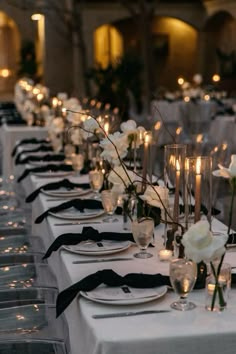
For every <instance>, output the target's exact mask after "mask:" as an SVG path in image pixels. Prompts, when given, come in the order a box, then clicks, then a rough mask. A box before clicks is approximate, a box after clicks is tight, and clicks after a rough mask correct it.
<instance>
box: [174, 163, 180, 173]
mask: <svg viewBox="0 0 236 354" xmlns="http://www.w3.org/2000/svg"><path fill="white" fill-rule="evenodd" d="M175 167H176V171H180V163H179V160H176V164H175Z"/></svg>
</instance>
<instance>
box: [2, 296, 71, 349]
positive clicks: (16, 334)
mask: <svg viewBox="0 0 236 354" xmlns="http://www.w3.org/2000/svg"><path fill="white" fill-rule="evenodd" d="M68 333H69V332H68V326H67V322H66V320H65V318H64V316H60V317H59V318H57V319H56V311H55V306H54V305H49V304H38V303H33V304H29V305H25V306H13V307H8V308H3V309H0V352H1V354H5V353H7V354H9V353H14V354H33V353H37V354H69V353H70V343H69V334H68Z"/></svg>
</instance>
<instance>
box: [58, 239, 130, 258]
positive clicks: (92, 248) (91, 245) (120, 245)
mask: <svg viewBox="0 0 236 354" xmlns="http://www.w3.org/2000/svg"><path fill="white" fill-rule="evenodd" d="M101 243H102V244H104V248H103V247H101V248H99V247H98V246H97V243H96V242H95V241H91V242H90V241H88V242H87V241H85V242H81V243H80V244H78V245H72V246H63V248H64V249H65V250H66V251H69V252H72V253H76V254H82V255H85V256H105V255H109V254H114V253H118V252H122V251H124V250H126V249H128V248H129V247H130V246H131V243H130V242H129V241H121V242H116V241H109V240H108V241H101Z"/></svg>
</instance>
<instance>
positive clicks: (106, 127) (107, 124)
mask: <svg viewBox="0 0 236 354" xmlns="http://www.w3.org/2000/svg"><path fill="white" fill-rule="evenodd" d="M104 130H105V133H106V135H108V134H109V123H108V122H107V123H105V124H104Z"/></svg>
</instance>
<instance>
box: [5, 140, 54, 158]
mask: <svg viewBox="0 0 236 354" xmlns="http://www.w3.org/2000/svg"><path fill="white" fill-rule="evenodd" d="M49 143H50V142H49V140H47V139H36V138H32V139H22V140H21V141H19V143H17V144H16V145H15V147H14V149H13V150H12V153H11V156H12V157H14V156H15V154H16V151H17V149H18V147H19V146H21V145H27V144H32V145H34V144H49Z"/></svg>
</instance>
